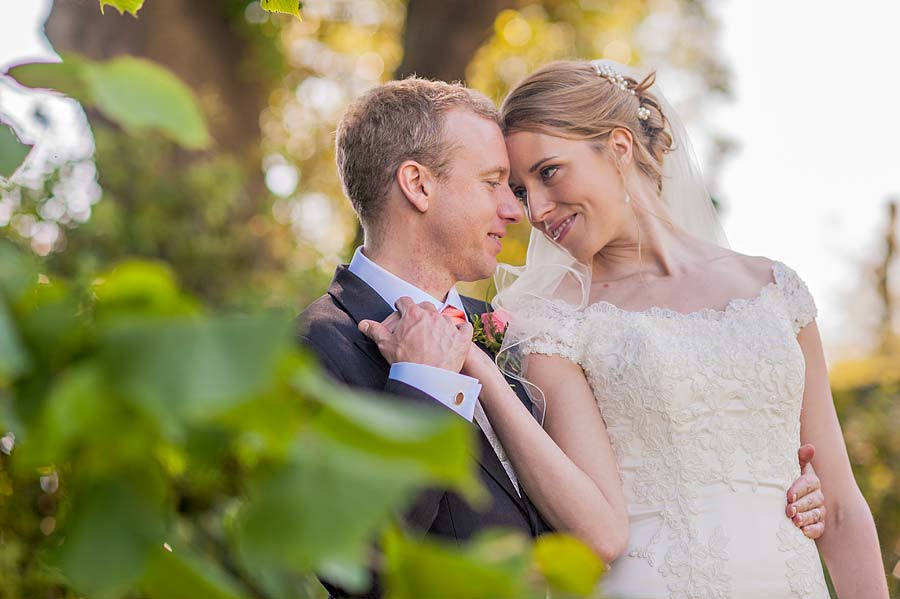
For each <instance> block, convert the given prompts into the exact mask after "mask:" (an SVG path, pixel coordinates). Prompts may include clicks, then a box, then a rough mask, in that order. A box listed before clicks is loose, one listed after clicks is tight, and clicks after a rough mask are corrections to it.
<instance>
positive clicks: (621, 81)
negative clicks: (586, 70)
mask: <svg viewBox="0 0 900 599" xmlns="http://www.w3.org/2000/svg"><path fill="white" fill-rule="evenodd" d="M594 70H595V71H597V74H598V75H600V76H601V77H603V78H605V79H608V80H609V82H610V83H612V84H613V85H615V86H616V87H618V88H619V89H621V90H622V91H623V92H629V93H631V95H632V96H633V95H635V93H634V90H633V89H630V88H629V87H628V82H627V81H625V77H623V76H622V75H620V74H618V73H617V72H615V71H614V70H613V69H612V68H611V67H610V66H609V65H607V64H597V63H594Z"/></svg>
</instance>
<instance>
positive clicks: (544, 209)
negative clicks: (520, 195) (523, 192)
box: [528, 192, 553, 225]
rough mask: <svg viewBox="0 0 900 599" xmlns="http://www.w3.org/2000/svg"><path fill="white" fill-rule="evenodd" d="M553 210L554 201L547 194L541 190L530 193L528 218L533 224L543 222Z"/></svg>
mask: <svg viewBox="0 0 900 599" xmlns="http://www.w3.org/2000/svg"><path fill="white" fill-rule="evenodd" d="M552 211H553V202H551V201H550V200H549V199H548V198H547V196H546V194H544V193H541V192H537V193H533V194H532V193H529V194H528V219H529V220H530V221H531V224H533V225H539V224H541V223H543V222H544V220H546V218H547V216H548V215H549V214H550V212H552Z"/></svg>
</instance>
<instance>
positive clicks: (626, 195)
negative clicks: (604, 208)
mask: <svg viewBox="0 0 900 599" xmlns="http://www.w3.org/2000/svg"><path fill="white" fill-rule="evenodd" d="M630 201H631V196H630V195H628V192H627V191H626V192H625V203H626V204H627V203H628V202H630Z"/></svg>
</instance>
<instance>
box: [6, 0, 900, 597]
mask: <svg viewBox="0 0 900 599" xmlns="http://www.w3.org/2000/svg"><path fill="white" fill-rule="evenodd" d="M95 8H96V0H57V1H56V2H52V1H51V0H30V1H28V2H11V1H10V0H6V1H5V2H4V3H3V6H2V7H0V72H5V71H6V70H7V69H8V68H10V67H12V66H14V65H17V64H21V63H25V62H32V61H58V60H59V59H60V58H59V57H60V55H61V54H68V53H77V54H80V55H83V56H86V57H88V58H90V59H94V60H101V59H110V58H114V57H117V56H121V55H133V56H138V57H144V58H148V59H151V60H153V61H155V62H157V63H159V64H161V65H163V66H165V67H166V68H168V69H169V70H171V71H172V72H174V73H175V74H176V75H177V76H178V77H180V78H181V79H182V80H183V81H184V82H185V83H187V85H188V86H190V88H191V89H192V90H193V92H194V94H195V95H196V97H197V99H198V101H199V104H200V106H201V108H202V112H203V114H204V115H205V117H206V120H207V123H208V126H209V132H210V134H211V136H212V139H213V143H212V144H211V145H209V146H208V147H205V148H204V149H200V150H187V149H185V148H184V147H182V146H180V145H178V144H176V143H175V142H173V141H171V140H169V139H168V138H166V137H165V136H160V135H158V134H157V133H154V132H143V131H140V132H136V131H134V130H128V131H125V130H123V129H122V128H121V123H119V122H117V121H116V120H115V119H110V118H109V116H108V114H104V113H102V112H100V111H98V110H96V109H95V108H93V107H91V106H82V105H81V104H79V103H78V102H77V101H75V100H72V99H69V98H66V97H63V96H61V95H59V94H55V93H52V92H46V91H36V90H33V89H29V88H25V87H22V86H20V85H19V84H18V83H17V82H16V81H15V80H13V78H11V77H9V76H0V121H2V122H3V123H5V124H7V125H9V126H10V127H11V128H12V129H13V130H14V131H16V133H17V134H18V136H19V137H20V138H21V139H22V140H23V141H25V142H27V143H30V144H34V148H33V149H32V151H31V152H30V154H29V155H28V158H27V159H26V161H25V163H24V164H23V165H22V166H21V167H20V168H19V169H18V170H16V171H15V173H14V174H12V176H10V177H9V178H8V179H3V178H2V175H0V233H2V235H3V236H4V237H6V238H8V239H10V240H12V241H13V242H14V243H16V244H17V245H20V246H21V247H22V248H25V249H27V251H28V252H31V253H33V254H34V255H36V256H37V257H39V259H40V260H41V261H42V263H43V268H44V269H45V270H46V271H47V272H48V273H53V274H59V275H62V276H66V277H69V278H72V279H74V280H78V278H79V277H89V276H91V275H92V273H96V272H98V271H99V270H103V269H107V268H109V267H111V266H113V265H115V264H116V263H117V262H118V261H120V260H122V259H123V258H125V257H143V258H148V259H153V260H160V261H163V262H165V263H167V264H169V265H170V267H171V268H172V269H174V271H175V273H176V275H177V277H178V279H179V281H180V282H181V284H182V285H183V286H184V287H185V288H186V289H187V290H188V291H189V292H191V293H192V294H194V295H196V296H197V297H199V298H200V299H201V300H202V301H203V302H204V303H206V304H207V305H211V306H214V307H217V308H220V309H223V310H249V309H255V308H260V307H287V308H289V309H290V310H292V311H295V312H296V311H299V310H300V309H302V307H304V306H305V305H306V304H307V303H309V302H310V301H311V300H312V299H314V298H315V297H317V296H318V295H320V294H321V293H322V292H323V291H324V289H325V288H326V286H327V284H328V282H329V280H330V279H331V276H332V274H333V271H334V268H335V266H336V265H337V264H340V263H342V262H345V261H347V260H348V259H349V257H350V256H351V254H352V252H353V249H354V248H355V246H356V245H357V244H358V242H359V237H358V234H359V232H358V227H357V223H356V220H355V218H354V215H353V213H352V211H351V209H350V206H349V203H348V202H346V200H345V199H344V198H343V196H342V193H341V190H340V184H339V181H338V179H337V177H336V173H335V167H334V153H333V131H334V129H335V125H336V123H337V121H338V119H339V117H340V115H341V112H342V110H343V108H344V107H345V106H346V105H347V103H348V102H350V101H351V100H352V99H353V98H355V97H356V96H358V95H359V94H360V93H362V92H363V91H364V90H366V89H367V88H369V87H371V86H373V85H376V84H378V83H380V82H383V81H386V80H389V79H391V78H396V77H402V76H405V75H408V74H411V73H416V74H419V75H422V76H427V77H434V78H440V79H445V80H464V81H465V82H467V84H469V85H470V86H473V87H475V88H477V89H479V90H481V91H483V92H485V93H486V94H487V95H488V96H490V97H491V98H493V99H495V100H496V101H498V102H499V101H500V100H502V98H503V96H504V94H505V93H506V91H507V90H508V89H509V88H510V87H511V86H512V85H514V84H515V83H516V82H517V81H518V80H519V79H521V78H522V77H523V76H524V75H526V74H527V73H528V72H530V71H531V70H532V69H534V68H536V67H537V66H539V65H541V64H543V63H545V62H548V61H550V60H554V59H561V58H571V57H581V58H597V57H606V58H612V59H614V60H618V61H621V62H625V63H630V64H636V65H642V66H645V67H651V68H655V69H657V70H658V79H659V82H660V84H661V86H662V89H663V90H664V91H665V92H666V94H667V96H668V97H669V99H670V100H671V101H672V102H673V104H675V105H676V107H677V109H678V110H679V112H680V114H681V116H682V118H683V119H684V120H685V121H686V123H687V124H688V126H689V129H690V132H691V134H692V138H693V141H694V144H695V147H696V149H697V151H698V155H699V158H700V160H701V162H702V165H703V168H704V174H705V176H706V178H707V184H708V186H709V188H710V190H711V192H712V193H713V196H714V198H715V199H716V201H717V203H718V206H719V208H720V211H721V213H722V215H723V219H724V223H725V228H726V232H727V233H728V236H729V238H730V241H731V245H732V247H733V248H734V249H735V250H737V251H740V252H743V253H748V254H754V255H766V256H768V257H770V258H773V259H776V260H781V261H783V262H785V263H787V264H788V265H789V266H791V267H793V268H794V269H795V270H797V271H798V272H799V273H800V275H801V277H803V278H804V279H805V280H806V282H807V283H808V285H809V287H810V289H811V291H812V293H813V295H814V296H815V298H816V300H817V303H818V307H819V323H820V328H821V330H822V333H823V338H824V342H825V345H826V351H827V354H828V359H829V364H830V367H831V372H832V385H833V390H834V394H835V401H836V403H837V406H838V410H839V413H840V416H841V421H842V425H843V428H844V433H845V438H846V441H847V445H848V449H849V450H850V454H851V459H852V461H853V464H854V468H855V472H856V475H857V480H858V481H859V483H860V486H861V487H862V490H863V493H864V495H865V496H866V498H867V499H868V501H869V504H870V506H871V507H872V510H873V512H874V514H875V518H876V523H877V525H878V528H879V534H880V538H881V542H882V548H883V555H884V561H885V567H886V569H887V571H888V572H891V571H892V570H894V567H895V564H897V562H898V558H900V472H898V463H900V434H898V429H900V342H898V339H900V332H898V328H900V307H898V298H900V258H898V255H897V254H898V252H900V249H898V244H897V234H898V228H900V225H898V223H897V202H898V201H900V168H898V167H900V165H898V157H900V156H898V151H897V148H896V144H897V140H898V139H900V119H897V118H896V116H895V107H896V106H897V105H898V103H900V79H898V78H896V77H894V76H892V75H891V74H892V73H893V72H894V71H895V70H896V61H897V59H898V57H900V36H897V35H896V31H895V28H896V23H898V22H900V5H898V4H896V3H886V2H881V1H877V0H860V1H858V2H856V3H854V4H853V5H852V6H848V5H846V4H844V3H838V2H826V3H822V2H813V1H812V0H796V1H793V2H776V1H775V0H758V1H755V2H747V1H744V2H740V1H738V0H721V1H718V2H713V1H711V0H643V1H627V2H626V1H624V0H544V1H532V0H454V1H447V0H408V1H402V0H311V1H309V2H305V3H304V5H303V20H302V21H300V20H297V19H293V18H290V17H288V16H286V15H272V14H269V13H267V12H265V11H263V10H262V8H261V7H260V5H259V3H258V2H249V1H247V0H147V4H146V5H145V6H144V7H143V8H142V10H141V11H140V13H139V14H140V17H139V19H137V20H135V19H134V18H133V17H132V16H130V15H120V14H119V13H118V12H116V11H115V10H112V9H109V8H108V9H107V10H106V11H105V12H106V14H103V15H101V14H100V12H99V11H98V10H95ZM526 240H527V225H523V226H521V227H519V228H518V229H517V230H516V231H515V232H514V234H512V235H509V236H507V238H506V244H505V248H504V252H503V254H502V256H501V259H503V260H504V261H508V262H513V263H521V261H522V260H523V258H524V250H525V242H526ZM466 291H467V292H469V293H471V294H476V295H478V294H480V295H484V294H487V293H489V288H488V285H487V284H486V283H481V284H477V285H471V286H469V287H468V288H467V289H466ZM897 574H900V572H897ZM891 580H892V582H891V584H892V587H891V591H892V597H895V598H900V581H898V579H897V578H896V576H895V577H892V579H891Z"/></svg>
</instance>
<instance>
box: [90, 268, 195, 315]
mask: <svg viewBox="0 0 900 599" xmlns="http://www.w3.org/2000/svg"><path fill="white" fill-rule="evenodd" d="M93 292H94V295H95V296H96V298H97V301H96V304H95V309H96V311H97V317H98V320H99V319H110V318H119V317H122V318H134V317H137V316H158V317H162V316H180V315H189V314H192V313H196V312H198V307H197V305H196V302H194V301H192V300H190V299H189V298H186V297H185V296H184V295H183V294H182V293H181V291H180V290H179V289H178V284H177V283H176V281H175V275H174V273H173V272H172V269H171V268H170V267H169V266H168V265H165V264H163V263H161V262H150V261H145V260H131V261H128V262H123V263H121V264H119V265H118V266H116V267H115V268H114V269H113V270H111V271H110V272H108V273H106V274H105V275H102V276H101V277H98V278H97V279H96V280H95V281H94V284H93Z"/></svg>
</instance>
